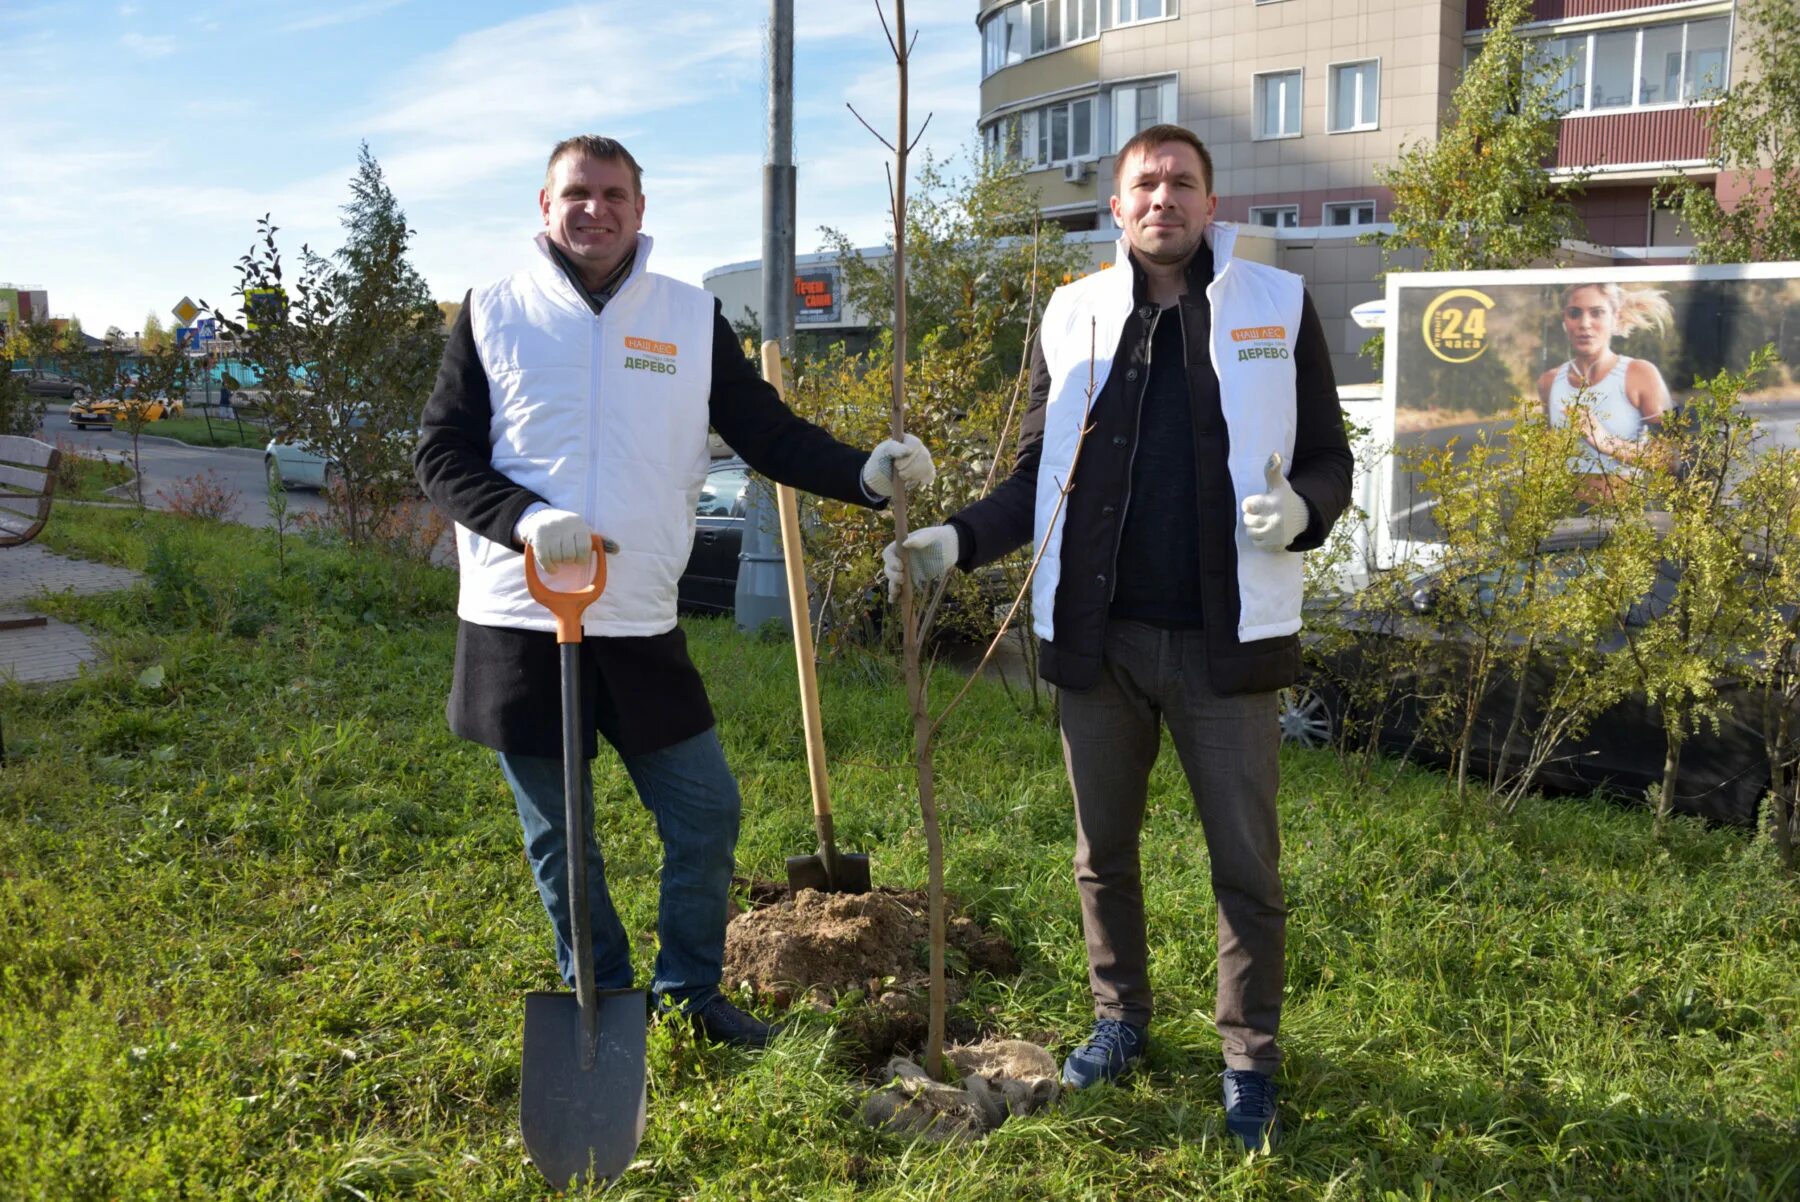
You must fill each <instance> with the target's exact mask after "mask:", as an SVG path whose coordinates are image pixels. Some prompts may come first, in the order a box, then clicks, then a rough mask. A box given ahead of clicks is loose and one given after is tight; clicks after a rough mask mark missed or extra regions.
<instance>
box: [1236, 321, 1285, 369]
mask: <svg viewBox="0 0 1800 1202" xmlns="http://www.w3.org/2000/svg"><path fill="white" fill-rule="evenodd" d="M1231 340H1232V341H1233V342H1248V343H1250V344H1251V345H1249V346H1240V347H1238V353H1237V361H1238V362H1239V363H1248V362H1249V361H1250V360H1252V359H1286V358H1288V348H1287V327H1286V326H1244V327H1242V328H1240V329H1236V330H1233V331H1231Z"/></svg>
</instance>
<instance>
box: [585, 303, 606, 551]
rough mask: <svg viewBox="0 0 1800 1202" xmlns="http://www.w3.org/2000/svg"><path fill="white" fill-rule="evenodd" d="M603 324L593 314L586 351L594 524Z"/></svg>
mask: <svg viewBox="0 0 1800 1202" xmlns="http://www.w3.org/2000/svg"><path fill="white" fill-rule="evenodd" d="M604 324H605V318H604V316H603V314H602V313H596V314H594V341H593V343H592V349H591V350H590V351H589V352H588V379H589V380H590V381H591V384H590V386H589V392H588V439H587V441H588V461H587V470H588V479H587V485H588V513H589V514H590V515H591V516H592V521H593V523H594V524H595V525H596V526H597V525H598V523H599V522H601V521H602V520H603V519H604V516H605V515H603V514H602V513H601V512H600V360H601V358H602V355H601V346H602V344H603V343H604V342H605V337H604V333H603V331H602V329H601V327H602V326H603V325H604Z"/></svg>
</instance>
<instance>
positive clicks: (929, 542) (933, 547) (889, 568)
mask: <svg viewBox="0 0 1800 1202" xmlns="http://www.w3.org/2000/svg"><path fill="white" fill-rule="evenodd" d="M902 549H904V550H905V551H906V559H907V562H909V563H911V564H912V578H913V587H914V588H923V587H924V586H925V585H927V584H930V583H931V582H932V581H933V580H936V579H937V578H938V577H939V576H942V575H943V574H944V573H945V572H948V571H949V570H950V569H951V568H953V567H955V566H956V561H957V560H958V559H960V558H962V539H961V537H959V536H958V535H957V533H956V527H955V526H926V527H925V528H923V529H921V530H915V531H913V532H912V533H911V534H909V535H907V536H906V541H905V542H904V543H889V544H888V545H887V546H885V547H883V548H882V549H881V570H882V572H883V573H884V574H885V575H886V576H887V583H888V600H889V601H894V600H898V599H899V596H900V552H901V550H902Z"/></svg>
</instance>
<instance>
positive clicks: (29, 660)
mask: <svg viewBox="0 0 1800 1202" xmlns="http://www.w3.org/2000/svg"><path fill="white" fill-rule="evenodd" d="M139 579H141V577H140V576H139V574H138V573H136V572H133V571H130V570H128V569H126V568H115V567H112V566H110V565H108V564H102V563H89V562H87V561H86V560H81V559H70V558H68V557H67V556H63V555H56V554H53V553H51V552H50V551H47V550H45V549H44V548H43V547H40V546H38V545H37V544H35V543H30V544H27V545H25V546H23V547H8V548H6V549H5V550H0V618H15V617H26V616H28V615H29V614H30V613H31V612H32V611H31V610H30V608H29V607H28V606H27V605H25V604H24V603H25V601H26V600H28V599H29V598H32V597H38V596H42V595H43V594H45V593H64V592H67V593H75V594H77V595H79V596H87V595H88V594H90V593H110V592H115V591H117V590H119V589H125V588H130V587H131V586H132V585H133V584H134V583H136V582H137V581H138V580H139ZM97 657H98V652H97V651H96V649H95V647H94V643H93V640H92V639H90V638H88V636H87V635H86V634H85V633H84V632H83V631H81V630H80V629H78V628H77V627H74V626H70V625H69V624H68V623H66V622H58V621H57V620H56V619H54V618H52V619H50V622H49V624H48V625H45V626H27V627H25V628H23V629H20V630H0V680H18V681H21V682H24V683H28V684H46V683H50V682H53V681H59V680H74V679H75V678H76V677H77V676H79V675H80V674H81V668H82V665H84V664H91V663H93V662H94V660H95V659H96V658H97Z"/></svg>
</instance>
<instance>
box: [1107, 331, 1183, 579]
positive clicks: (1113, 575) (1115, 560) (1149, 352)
mask: <svg viewBox="0 0 1800 1202" xmlns="http://www.w3.org/2000/svg"><path fill="white" fill-rule="evenodd" d="M1162 315H1163V310H1162V307H1161V306H1160V305H1159V306H1158V307H1157V310H1156V315H1155V316H1153V317H1152V318H1151V319H1150V329H1149V331H1148V332H1147V333H1145V335H1144V380H1143V383H1142V385H1141V386H1140V387H1139V388H1138V394H1137V420H1136V421H1134V422H1133V423H1132V427H1131V457H1130V458H1129V459H1127V460H1126V461H1125V499H1124V500H1122V501H1120V502H1119V529H1118V531H1117V533H1115V534H1114V536H1113V553H1112V566H1111V568H1109V569H1108V570H1107V574H1106V607H1107V608H1108V609H1111V608H1112V602H1113V597H1114V595H1115V594H1117V593H1118V591H1119V543H1120V542H1122V541H1123V540H1124V537H1125V519H1126V518H1127V517H1129V516H1131V478H1132V473H1133V472H1135V471H1136V470H1137V453H1138V442H1139V441H1140V439H1141V437H1142V435H1143V432H1144V394H1145V393H1146V392H1149V391H1150V368H1151V366H1152V364H1151V359H1152V357H1153V356H1154V355H1155V353H1156V323H1157V322H1159V321H1161V320H1162ZM1183 346H1184V347H1185V346H1186V343H1183ZM1185 353H1186V351H1185V350H1184V351H1183V354H1185Z"/></svg>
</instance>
